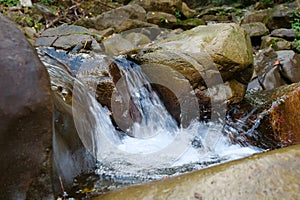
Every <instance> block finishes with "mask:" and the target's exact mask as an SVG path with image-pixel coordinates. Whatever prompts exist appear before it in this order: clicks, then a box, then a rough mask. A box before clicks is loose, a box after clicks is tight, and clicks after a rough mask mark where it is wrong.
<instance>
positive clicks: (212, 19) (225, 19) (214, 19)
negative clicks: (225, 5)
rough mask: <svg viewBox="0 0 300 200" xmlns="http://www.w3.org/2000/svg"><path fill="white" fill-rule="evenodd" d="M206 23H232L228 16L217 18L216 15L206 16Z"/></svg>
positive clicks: (204, 17)
mask: <svg viewBox="0 0 300 200" xmlns="http://www.w3.org/2000/svg"><path fill="white" fill-rule="evenodd" d="M201 19H202V20H204V21H205V22H206V23H209V22H219V23H224V22H230V20H229V18H228V16H225V15H223V16H221V15H220V16H216V15H204V16H203V17H202V18H201Z"/></svg>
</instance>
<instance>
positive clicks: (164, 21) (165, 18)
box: [160, 16, 169, 24]
mask: <svg viewBox="0 0 300 200" xmlns="http://www.w3.org/2000/svg"><path fill="white" fill-rule="evenodd" d="M160 22H161V23H165V24H168V23H169V20H168V19H167V17H166V16H162V17H161V18H160Z"/></svg>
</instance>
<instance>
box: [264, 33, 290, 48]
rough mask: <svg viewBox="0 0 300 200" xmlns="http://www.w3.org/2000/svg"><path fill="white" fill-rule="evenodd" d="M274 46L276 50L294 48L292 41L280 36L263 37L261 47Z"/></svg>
mask: <svg viewBox="0 0 300 200" xmlns="http://www.w3.org/2000/svg"><path fill="white" fill-rule="evenodd" d="M267 47H272V48H273V49H274V50H275V51H279V50H290V49H291V48H292V45H291V42H289V41H287V40H285V39H283V38H278V37H270V36H265V37H262V42H261V46H260V48H261V49H265V48H267Z"/></svg>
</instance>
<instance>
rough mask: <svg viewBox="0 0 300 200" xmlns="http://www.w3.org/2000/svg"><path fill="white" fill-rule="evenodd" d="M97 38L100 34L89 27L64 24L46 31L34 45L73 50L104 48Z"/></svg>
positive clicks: (97, 49)
mask: <svg viewBox="0 0 300 200" xmlns="http://www.w3.org/2000/svg"><path fill="white" fill-rule="evenodd" d="M95 38H96V39H99V38H98V35H97V34H95V33H92V32H91V31H90V30H89V29H86V28H84V27H81V26H75V25H63V26H59V27H57V28H50V29H47V30H46V31H44V32H43V33H42V35H41V37H40V38H39V39H37V40H36V42H35V44H34V46H36V47H42V46H44V47H55V48H58V49H64V50H68V51H73V52H79V51H80V50H93V51H94V52H99V51H101V50H102V49H101V47H100V45H99V44H98V42H97V40H96V39H95Z"/></svg>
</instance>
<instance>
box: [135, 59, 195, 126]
mask: <svg viewBox="0 0 300 200" xmlns="http://www.w3.org/2000/svg"><path fill="white" fill-rule="evenodd" d="M141 68H142V70H143V72H144V73H145V74H147V77H148V78H149V80H150V83H151V84H152V87H153V88H154V90H156V92H157V93H158V95H159V97H160V98H161V99H162V100H163V103H164V105H165V106H166V108H167V110H168V111H169V113H170V114H171V115H172V116H173V117H174V118H175V119H176V121H177V122H178V123H179V124H182V125H183V127H187V126H188V125H189V122H190V121H191V120H193V119H196V118H197V117H198V115H197V116H196V115H194V113H195V108H197V100H196V99H195V97H194V98H193V96H192V94H193V92H192V91H193V89H192V88H191V86H190V83H189V81H188V80H187V79H186V78H185V77H184V76H183V75H182V74H180V73H178V72H177V71H176V70H174V69H172V68H170V67H169V66H167V65H162V64H152V63H150V64H143V65H141ZM196 113H197V114H199V113H198V112H196Z"/></svg>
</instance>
